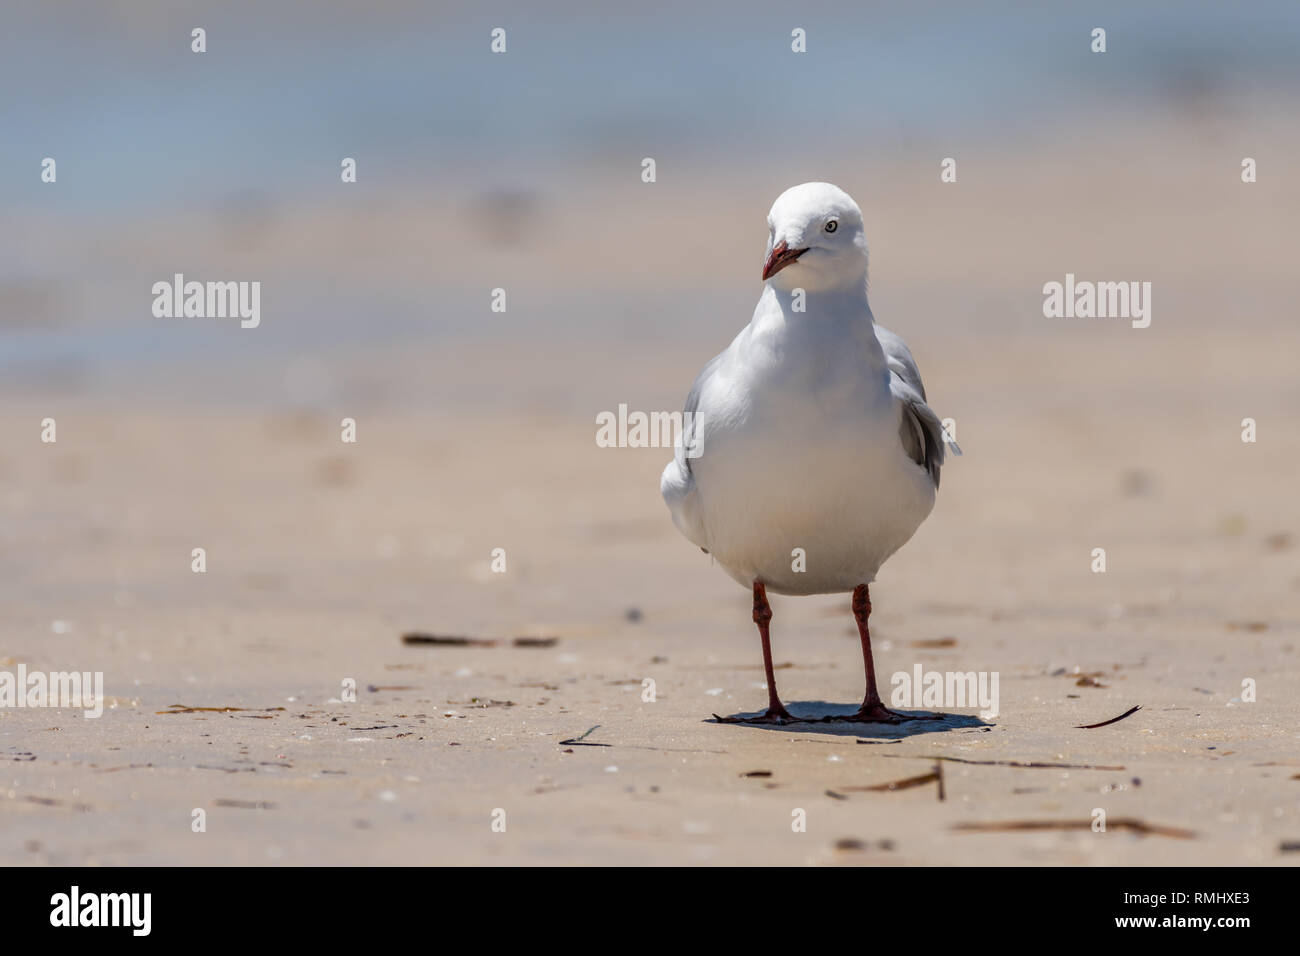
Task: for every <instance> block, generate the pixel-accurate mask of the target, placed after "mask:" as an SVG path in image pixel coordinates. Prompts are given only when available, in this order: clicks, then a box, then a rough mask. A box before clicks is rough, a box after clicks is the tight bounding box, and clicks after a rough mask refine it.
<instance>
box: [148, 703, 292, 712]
mask: <svg viewBox="0 0 1300 956" xmlns="http://www.w3.org/2000/svg"><path fill="white" fill-rule="evenodd" d="M256 709H261V710H266V711H276V710H284V708H283V707H262V708H254V707H190V706H188V705H186V704H169V705H168V706H167V710H156V711H154V713H156V714H199V713H210V714H229V713H234V712H235V711H240V710H256Z"/></svg>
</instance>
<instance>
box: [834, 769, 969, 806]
mask: <svg viewBox="0 0 1300 956" xmlns="http://www.w3.org/2000/svg"><path fill="white" fill-rule="evenodd" d="M927 783H936V784H938V785H939V787H938V790H939V799H940V801H942V800H945V799H947V794H946V793H945V791H944V787H943V764H941V763H936V764H935V765H934V769H933V770H931V771H930V772H929V773H923V774H920V775H918V776H915V777H904V778H903V779H902V780H891V781H890V782H889V783H874V784H871V785H870V786H862V787H840V789H841V790H843V791H845V792H849V793H869V792H875V793H881V792H891V793H892V792H893V791H895V790H911V789H912V788H913V787H923V786H925V785H926V784H927Z"/></svg>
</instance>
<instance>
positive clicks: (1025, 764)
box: [858, 740, 1125, 770]
mask: <svg viewBox="0 0 1300 956" xmlns="http://www.w3.org/2000/svg"><path fill="white" fill-rule="evenodd" d="M858 743H871V741H863V740H859V741H858ZM881 756H882V757H894V758H897V759H901V760H946V761H948V762H949V763H968V764H974V765H976V766H982V767H990V766H991V767H1019V768H1021V769H1029V770H1124V769H1125V768H1124V767H1122V766H1106V765H1104V764H1091V763H1043V762H1041V761H1036V760H1035V761H1028V760H970V759H968V758H966V757H937V756H924V755H921V754H881Z"/></svg>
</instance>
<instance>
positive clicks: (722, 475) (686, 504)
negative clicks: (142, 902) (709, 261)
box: [660, 183, 961, 724]
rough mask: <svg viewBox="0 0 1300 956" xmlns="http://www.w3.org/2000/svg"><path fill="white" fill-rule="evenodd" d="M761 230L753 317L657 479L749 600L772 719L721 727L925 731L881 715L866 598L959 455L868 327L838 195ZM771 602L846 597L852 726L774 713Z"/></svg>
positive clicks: (888, 347) (691, 536)
mask: <svg viewBox="0 0 1300 956" xmlns="http://www.w3.org/2000/svg"><path fill="white" fill-rule="evenodd" d="M767 226H768V237H767V254H766V258H765V260H764V262H763V282H764V286H763V293H762V295H760V296H759V299H758V305H757V306H756V307H755V309H754V316H753V318H752V319H750V322H749V325H747V326H746V327H745V328H744V329H742V330H741V332H740V334H739V335H737V336H736V338H735V339H734V340H733V341H732V343H731V345H729V346H728V347H727V349H726V350H725V351H724V352H722V354H720V355H718V356H716V357H715V358H714V359H713V360H711V361H710V362H709V363H708V364H707V365H705V366H704V370H703V371H701V372H700V375H699V377H698V378H697V379H696V380H695V384H694V385H693V386H692V387H691V390H690V394H688V395H687V397H686V404H685V408H684V413H685V414H684V415H683V423H684V424H683V428H682V434H681V436H680V438H679V440H678V441H677V442H676V448H675V452H674V457H673V460H672V461H671V462H669V463H668V466H667V467H666V468H665V469H664V472H663V477H662V479H661V480H660V492H661V493H662V495H663V497H664V501H665V502H666V503H667V504H668V509H669V511H670V512H671V513H672V518H673V523H674V524H675V525H676V526H677V528H678V530H679V531H681V533H682V534H683V535H685V536H686V538H687V539H688V540H689V541H691V542H692V543H693V544H695V545H697V546H698V547H699V548H701V549H702V550H703V551H704V552H705V553H706V554H708V555H711V556H712V558H713V560H714V561H716V562H717V563H718V564H719V565H721V566H722V568H723V570H725V571H726V572H727V573H728V574H729V575H731V577H732V578H733V579H735V580H736V581H737V582H738V583H739V584H740V585H741V586H743V587H746V588H750V589H752V591H753V595H754V614H753V619H754V623H755V624H757V625H758V634H759V638H760V639H761V641H762V644H763V667H764V670H765V671H766V673H767V694H768V706H767V710H766V712H764V713H763V714H762V715H760V716H756V717H744V716H739V715H737V716H733V717H718V718H717V719H718V720H719V721H722V722H724V723H754V724H787V723H794V722H799V721H802V720H830V719H837V720H849V721H858V722H872V723H875V722H880V723H898V722H899V721H902V720H910V719H917V718H914V717H913V716H911V715H905V714H899V713H895V712H894V711H891V710H889V709H888V708H886V707H885V706H884V704H883V703H882V702H881V698H880V692H879V690H877V687H876V675H875V668H874V665H873V662H872V658H871V636H870V632H869V630H868V627H867V619H868V618H869V616H870V614H871V596H870V590H869V586H870V584H871V583H872V582H873V581H874V580H875V578H876V572H877V571H879V570H880V566H881V565H882V564H883V563H884V562H885V560H886V559H887V558H888V557H889V556H890V555H892V554H893V553H894V552H895V551H897V550H898V549H899V548H901V547H902V546H903V545H904V544H906V543H907V541H908V539H909V538H911V537H912V535H913V533H914V532H915V531H916V529H917V528H918V527H920V524H921V522H922V521H924V520H925V518H926V516H927V515H929V513H930V510H931V509H932V508H933V507H934V499H935V493H936V492H937V491H938V488H939V470H940V468H941V466H942V465H943V460H944V446H945V445H951V446H952V449H953V451H954V453H956V454H961V449H959V448H958V447H957V446H956V444H955V443H954V442H952V441H951V440H950V439H949V438H948V436H947V434H946V433H945V431H944V427H943V425H942V423H941V422H940V420H939V417H938V416H937V415H936V414H935V413H934V411H933V410H932V409H931V408H930V406H929V405H927V404H926V401H925V386H924V385H922V383H921V373H920V371H919V370H918V369H917V366H916V361H915V360H914V359H913V358H912V353H911V352H910V351H909V350H908V348H907V345H906V344H904V342H903V340H902V339H901V338H899V337H898V336H897V335H895V334H894V333H893V332H890V331H889V330H888V329H884V328H881V327H880V326H878V325H876V323H875V318H874V316H873V315H872V314H871V307H870V306H869V305H868V304H867V240H866V237H865V235H864V234H863V227H862V210H861V209H859V208H858V204H857V203H856V202H854V201H853V199H852V197H851V196H849V194H848V193H846V192H845V191H844V190H842V189H840V188H839V187H838V186H833V185H831V184H830V183H804V184H802V185H800V186H794V187H791V188H790V189H787V190H786V191H785V192H783V193H782V194H781V195H780V196H779V197H777V200H776V202H775V203H773V205H772V209H771V211H770V212H769V213H768V215H767ZM769 590H771V591H772V592H773V593H776V594H796V595H798V594H840V593H849V592H851V593H852V595H853V599H852V603H851V606H852V610H853V616H854V618H855V620H856V621H857V625H858V634H859V636H860V638H861V641H862V660H863V666H864V668H865V670H866V682H867V690H866V696H865V698H864V699H863V702H862V707H861V708H860V709H859V710H858V711H857V712H856V713H855V714H853V715H851V716H849V717H840V718H799V717H795V716H793V715H791V714H790V712H789V711H787V710H786V708H785V705H783V704H782V703H781V698H780V697H779V696H778V694H777V690H776V676H775V674H774V673H773V669H772V646H771V640H770V637H769V633H768V627H769V624H770V622H771V620H772V609H771V607H770V606H769V605H768V601H767V592H768V591H769ZM714 716H715V717H716V716H717V715H714Z"/></svg>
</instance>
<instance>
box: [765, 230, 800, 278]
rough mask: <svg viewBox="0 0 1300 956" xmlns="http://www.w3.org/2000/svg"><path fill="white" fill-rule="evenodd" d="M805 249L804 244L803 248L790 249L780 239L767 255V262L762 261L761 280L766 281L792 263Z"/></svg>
mask: <svg viewBox="0 0 1300 956" xmlns="http://www.w3.org/2000/svg"><path fill="white" fill-rule="evenodd" d="M807 251H808V248H807V247H806V246H805V247H804V248H803V249H791V248H790V247H789V246H787V245H786V244H785V240H784V239H782V240H781V241H780V242H778V243H777V244H776V245H775V246H773V247H772V254H771V255H770V256H768V257H767V262H765V263H763V281H764V282H766V281H767V280H768V279H770V278H772V276H774V275H776V274H777V273H778V272H780V271H781V270H782V269H784V268H785V267H786V266H788V265H792V264H793V263H794V262H795V261H796V260H797V259H798V258H799V257H800V256H801V255H803V254H804V253H805V252H807Z"/></svg>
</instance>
